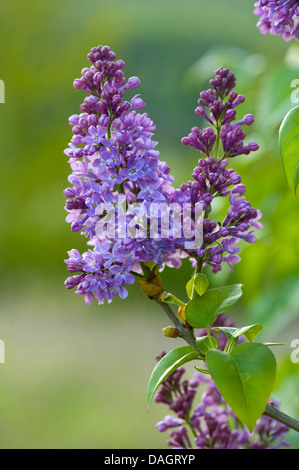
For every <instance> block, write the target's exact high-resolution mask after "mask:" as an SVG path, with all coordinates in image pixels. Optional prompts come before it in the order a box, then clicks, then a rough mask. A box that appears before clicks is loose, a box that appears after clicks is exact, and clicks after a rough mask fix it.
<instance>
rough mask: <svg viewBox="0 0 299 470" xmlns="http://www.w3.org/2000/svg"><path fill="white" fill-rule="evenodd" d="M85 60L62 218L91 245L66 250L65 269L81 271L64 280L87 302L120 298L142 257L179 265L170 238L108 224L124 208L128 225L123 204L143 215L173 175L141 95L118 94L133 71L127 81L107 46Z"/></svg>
mask: <svg viewBox="0 0 299 470" xmlns="http://www.w3.org/2000/svg"><path fill="white" fill-rule="evenodd" d="M88 60H89V61H90V62H91V66H90V67H89V68H87V67H86V68H84V69H83V70H82V73H81V75H82V76H81V78H77V79H76V80H75V81H74V87H75V88H76V89H82V90H84V91H85V92H87V93H88V94H89V96H87V97H86V98H85V99H84V102H83V103H82V104H81V106H80V108H81V114H76V115H73V116H71V117H70V119H69V122H70V125H71V126H72V131H73V137H72V140H71V142H70V144H69V148H68V149H66V150H65V153H66V155H67V156H68V157H69V163H70V166H71V169H72V174H71V175H70V177H69V182H70V184H71V187H69V188H67V189H66V190H65V196H66V197H67V201H66V210H67V211H68V212H69V215H68V216H67V219H66V220H67V222H69V223H71V228H72V230H73V231H80V232H81V233H82V234H83V235H85V236H86V237H87V238H88V239H89V241H88V245H90V247H91V248H90V249H89V250H88V251H87V252H85V253H83V254H82V255H81V254H80V253H79V252H78V251H77V250H71V251H69V252H68V254H69V259H68V260H66V263H67V266H68V270H69V272H70V273H72V274H73V273H79V274H75V275H74V276H72V277H71V278H68V279H67V280H66V283H65V284H66V287H67V288H70V289H71V288H74V287H75V288H76V293H77V294H82V295H84V296H85V300H86V302H87V303H88V304H89V303H90V302H91V300H92V299H95V300H97V301H98V302H99V303H103V302H104V301H105V299H107V300H108V301H109V302H110V301H111V299H112V297H113V296H115V295H119V296H120V297H121V298H125V297H126V296H127V290H126V288H125V286H126V285H128V284H132V283H134V281H135V278H134V276H133V275H132V274H131V271H136V272H140V266H139V263H140V262H145V261H153V262H154V263H156V264H158V265H159V266H162V265H163V264H165V263H167V262H168V261H169V263H170V264H171V265H175V266H179V265H180V256H179V255H176V247H175V244H174V242H173V241H172V240H163V243H159V240H150V239H149V238H148V236H147V233H144V234H143V237H142V236H140V233H139V238H136V237H135V238H133V237H127V236H126V234H125V236H119V235H120V234H119V232H117V233H115V232H113V230H114V229H115V228H116V230H118V231H120V230H121V228H122V227H123V225H121V223H120V219H121V217H124V216H125V221H126V222H125V224H127V225H128V226H130V224H131V226H132V227H134V221H135V220H136V214H134V211H133V210H132V209H128V210H127V208H126V204H130V203H136V202H137V203H139V213H140V212H143V213H144V214H145V215H147V214H148V213H149V205H150V202H151V201H152V200H153V199H155V200H158V201H162V202H166V201H167V198H168V197H169V193H170V192H171V183H172V181H173V178H172V177H171V176H170V174H169V172H170V168H169V167H168V166H167V165H166V163H165V162H161V161H160V160H159V152H158V151H157V150H156V149H155V147H156V144H157V142H155V141H153V140H152V135H153V131H154V129H155V126H154V124H153V122H152V120H151V119H150V118H149V117H148V115H147V114H140V113H139V110H141V109H142V108H143V107H144V106H145V104H144V103H143V101H142V99H141V98H140V95H135V96H134V97H133V98H132V99H131V100H130V101H126V100H124V99H123V98H124V94H125V92H126V91H127V90H129V89H136V88H137V87H138V86H139V84H140V82H139V79H138V78H137V77H131V78H129V79H128V80H127V81H126V79H125V77H124V74H123V72H122V69H123V68H124V66H125V63H124V62H123V61H122V60H116V57H115V54H114V52H112V51H111V49H110V48H109V47H108V46H98V47H94V48H93V49H92V50H91V52H90V53H89V54H88ZM123 205H124V210H123V212H122V211H120V206H121V207H122V206H123ZM109 224H110V229H111V230H110V231H109V230H107V225H108V226H109ZM135 225H136V224H135ZM104 229H105V230H104Z"/></svg>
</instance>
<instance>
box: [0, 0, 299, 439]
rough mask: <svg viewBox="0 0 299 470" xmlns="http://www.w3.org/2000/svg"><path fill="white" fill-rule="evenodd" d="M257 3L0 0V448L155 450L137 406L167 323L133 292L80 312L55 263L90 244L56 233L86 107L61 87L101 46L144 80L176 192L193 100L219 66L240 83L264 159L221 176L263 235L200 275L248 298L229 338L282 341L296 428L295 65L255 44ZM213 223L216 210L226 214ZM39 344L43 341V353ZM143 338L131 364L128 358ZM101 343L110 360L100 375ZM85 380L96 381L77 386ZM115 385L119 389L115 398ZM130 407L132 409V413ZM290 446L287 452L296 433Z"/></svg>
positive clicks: (61, 225)
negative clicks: (1, 97) (289, 133)
mask: <svg viewBox="0 0 299 470" xmlns="http://www.w3.org/2000/svg"><path fill="white" fill-rule="evenodd" d="M252 3H253V2H248V0H226V1H225V2H223V0H213V2H210V1H207V0H186V1H185V2H180V1H178V0H151V1H147V0H126V1H125V2H124V1H123V0H114V1H111V2H106V1H101V0H88V2H80V1H79V0H72V1H70V0H66V1H64V2H59V1H58V0H53V1H52V2H38V1H37V0H28V1H27V2H23V1H21V0H13V1H12V2H2V3H1V6H0V35H1V49H0V79H2V80H4V82H5V101H6V102H5V104H0V139H1V186H0V192H1V197H0V209H1V216H2V217H1V230H0V252H1V263H0V276H1V278H0V294H1V296H2V301H1V315H0V338H3V339H5V341H6V349H7V351H6V352H7V364H6V365H5V366H1V365H0V377H1V376H2V377H1V384H2V386H1V391H0V436H1V444H0V446H1V447H4V448H6V447H16V446H18V445H19V446H23V447H43V446H46V447H47V446H52V447H61V446H64V445H66V446H70V447H72V446H73V447H75V446H77V447H80V446H85V447H88V446H93V447H106V448H109V447H110V448H117V447H122V446H123V447H127V448H130V447H131V448H134V447H145V448H150V447H155V446H159V445H160V446H164V445H165V443H164V440H163V438H164V436H160V435H158V436H157V433H156V431H155V429H154V426H153V422H154V420H153V419H152V418H148V416H146V414H145V415H144V417H143V418H140V413H142V410H141V411H140V408H142V406H143V405H142V403H143V401H142V400H143V397H144V409H145V388H146V381H147V378H148V375H149V373H150V371H151V369H152V367H153V364H154V356H155V355H156V354H158V353H159V352H160V350H159V348H160V345H161V349H163V348H168V349H170V348H171V347H172V344H170V346H168V344H169V342H171V341H172V340H166V339H165V338H163V335H162V334H161V333H160V331H161V327H162V326H165V325H166V323H167V321H165V323H164V318H163V317H162V319H161V314H160V312H158V311H157V308H156V307H155V306H153V305H151V304H150V303H149V301H148V299H146V298H145V297H144V298H143V296H142V295H141V294H140V293H139V291H138V287H137V286H132V287H131V288H130V291H129V298H128V299H127V300H126V301H123V302H115V303H113V304H112V305H111V306H107V307H97V306H96V305H93V306H91V307H85V305H84V304H83V302H82V299H81V298H76V296H74V294H73V293H72V292H66V291H64V286H63V281H64V278H65V277H66V268H65V265H64V263H63V259H64V258H65V257H66V251H67V250H69V249H71V248H75V247H76V248H78V249H81V250H83V249H85V239H84V238H83V237H81V236H80V235H79V234H74V233H71V231H70V227H69V226H68V225H67V224H65V222H64V218H65V215H66V213H65V211H64V209H63V207H64V199H65V198H64V195H63V189H64V188H65V187H66V186H67V176H68V171H69V170H68V165H67V158H66V157H65V155H64V154H63V150H64V148H65V147H66V146H67V144H68V141H69V139H70V137H71V132H70V128H69V125H68V116H69V115H71V114H74V113H76V112H78V110H79V105H80V103H81V102H82V100H83V97H84V94H83V92H82V93H81V92H78V91H76V90H74V89H73V87H72V82H73V79H74V78H76V77H77V76H79V75H80V71H81V69H82V68H83V67H84V66H85V65H86V55H87V52H88V51H89V50H90V48H91V47H92V46H94V45H98V44H108V45H110V46H111V48H112V49H113V50H114V51H115V52H116V54H117V56H118V57H119V58H123V59H124V60H125V61H126V64H127V65H126V69H125V75H126V76H127V77H129V76H131V75H138V76H139V77H140V79H141V87H140V92H141V93H142V96H143V98H144V100H145V101H146V102H147V108H146V111H147V112H148V113H149V114H150V116H151V117H152V119H154V121H155V123H156V125H157V131H156V135H155V138H156V140H158V141H159V149H160V151H161V156H162V159H164V160H167V162H168V163H169V164H170V166H171V167H172V173H173V174H174V176H175V178H176V181H177V185H178V186H179V185H180V184H181V183H182V182H184V181H186V180H187V179H189V178H190V175H191V171H192V169H193V167H194V166H195V165H196V161H197V158H198V154H197V153H196V152H195V151H194V150H192V149H189V148H185V147H183V146H182V145H181V143H180V139H181V137H183V136H184V135H187V134H188V132H189V130H190V128H191V127H192V126H193V125H198V126H199V125H200V124H201V123H200V120H199V118H198V117H197V116H196V115H195V114H194V108H195V107H196V103H197V99H198V95H199V92H200V91H201V90H202V89H205V88H207V87H208V80H209V78H210V77H211V76H212V75H213V72H214V70H215V69H216V68H218V67H219V66H229V67H230V68H231V69H232V70H233V71H234V72H235V73H236V76H237V91H238V92H239V93H244V94H246V102H245V103H244V105H242V106H240V108H241V109H240V112H242V114H243V113H244V114H246V113H253V114H255V117H256V121H255V125H254V126H252V127H253V130H252V131H251V134H250V136H249V137H248V138H249V139H250V140H254V141H256V142H258V143H259V145H260V150H259V151H258V152H256V153H255V154H254V155H253V156H250V157H246V156H244V157H240V158H236V159H234V160H231V164H232V165H233V166H234V168H235V169H236V170H237V171H238V172H239V173H240V174H241V175H242V178H243V182H244V183H245V184H246V185H247V195H248V199H249V200H250V201H251V202H252V205H253V206H254V207H257V208H260V209H261V211H262V212H263V220H262V222H263V225H264V230H263V231H262V232H261V234H260V235H259V241H258V243H256V244H254V245H252V246H248V247H246V249H244V250H243V251H242V262H241V263H240V264H239V265H237V266H236V268H235V270H234V273H233V274H232V273H230V271H229V270H225V271H223V272H222V273H219V274H217V275H216V276H211V275H209V274H208V277H209V281H210V286H211V287H216V286H217V285H221V284H222V283H231V284H233V283H240V282H241V283H242V284H244V297H243V300H242V301H240V302H239V303H238V306H237V307H235V308H234V319H235V320H236V321H237V323H238V325H240V326H241V325H244V324H246V323H247V324H248V323H254V322H256V323H263V324H265V326H266V329H265V330H264V331H263V333H262V334H261V338H262V339H261V340H265V341H275V340H279V341H282V342H286V346H285V347H280V348H277V349H276V350H275V351H274V352H275V353H276V354H278V355H279V354H280V355H281V360H280V362H281V364H280V365H281V367H280V372H279V380H278V385H277V397H278V398H279V399H280V401H281V402H282V409H284V410H285V411H287V412H291V413H293V414H294V415H296V416H297V418H298V417H299V409H298V406H297V405H296V403H295V402H296V400H295V397H296V391H297V390H298V385H299V383H298V367H299V365H298V364H292V363H291V361H290V352H291V349H290V347H289V344H290V339H292V338H295V337H296V336H297V337H299V328H298V310H299V296H298V292H299V291H298V288H299V277H298V259H299V238H298V232H299V217H298V209H299V202H298V199H295V198H294V197H293V196H292V194H291V192H290V190H289V188H288V186H287V184H286V181H285V179H284V175H283V172H282V168H281V164H280V158H279V153H278V145H277V132H278V128H279V125H280V123H281V121H282V119H283V117H284V115H285V114H286V112H287V111H288V110H289V109H291V108H292V107H293V106H294V103H292V102H291V93H292V92H293V91H294V88H291V83H292V81H293V80H296V79H298V78H299V60H298V57H299V52H298V48H297V46H296V45H294V44H293V43H292V44H291V45H290V44H287V43H284V41H283V40H282V39H281V38H278V37H271V36H270V35H268V36H267V37H263V36H261V35H260V33H259V31H258V30H257V29H256V26H255V25H256V17H254V16H253V14H252V9H253V5H252ZM218 210H219V213H221V210H222V208H221V207H219V208H218ZM181 275H182V277H184V280H183V282H181V276H180V277H178V275H177V272H176V271H175V270H169V269H166V270H165V271H164V273H163V274H162V276H163V277H164V279H165V288H166V289H167V290H171V291H173V292H174V293H175V294H177V295H178V296H181V297H182V298H186V292H185V287H184V286H185V284H186V281H187V278H188V277H190V275H191V268H190V265H189V263H184V265H183V269H182V274H181ZM37 281H38V282H37ZM62 299H65V301H62ZM75 309H77V310H76V313H75ZM78 312H79V314H80V315H79V316H80V318H81V320H80V321H79V320H78ZM114 317H115V323H114V322H113V321H112V320H111V318H114ZM124 318H127V322H126V321H124ZM74 319H75V321H74ZM111 322H112V323H111ZM91 324H92V325H91ZM97 329H98V331H99V345H97V341H96V338H93V340H92V341H91V342H90V334H91V331H96V330H97ZM45 331H50V332H51V335H52V338H51V340H50V339H49V338H48V336H47V335H46V333H45ZM78 331H80V334H79V333H78ZM105 331H107V333H105ZM100 332H101V334H100ZM103 332H104V333H105V334H104V333H103ZM112 332H114V333H115V335H116V337H121V338H122V341H121V342H119V340H118V339H115V338H113V337H112ZM148 332H150V334H148ZM155 332H156V333H155ZM155 334H156V336H155ZM109 335H111V339H109ZM132 335H133V336H132ZM159 335H160V336H159ZM144 337H145V338H147V344H146V349H144V348H143V350H142V355H143V356H144V362H142V361H140V360H139V359H138V358H140V350H138V348H142V346H143V343H142V338H144ZM57 338H58V340H57ZM63 338H67V340H66V341H65V342H64V341H63ZM74 338H76V340H74ZM105 338H106V341H105ZM107 338H108V339H107ZM43 340H44V341H43ZM108 340H109V341H108ZM55 341H56V342H55ZM57 341H58V343H59V342H60V344H61V348H59V347H58V346H57V348H58V350H59V352H56V353H55V354H56V355H54V356H53V350H55V348H56V346H55V344H57ZM77 341H78V342H79V344H78V347H79V348H80V347H82V348H83V351H85V349H84V348H90V349H88V352H87V353H86V354H84V353H83V354H82V355H80V359H78V357H77V354H75V353H74V349H75V348H76V345H77ZM101 341H102V342H103V343H101ZM29 343H30V345H29ZM86 345H88V346H86ZM108 346H109V347H110V348H111V351H112V352H113V354H112V352H111V355H110V357H111V358H112V359H111V364H112V365H111V366H109V359H108V358H107V355H106V353H105V348H107V347H108ZM47 348H48V349H47ZM117 348H120V349H121V351H120V352H119V359H118V352H117ZM136 351H138V354H137V355H136ZM26 355H28V361H26ZM125 355H126V357H127V360H126V363H129V364H130V368H129V369H128V372H127V374H126V370H127V369H126V367H127V366H126V365H125V364H123V363H122V359H121V358H123V357H124V356H125ZM136 356H138V357H136ZM91 357H94V362H93V363H92V365H91V366H90V358H91ZM39 358H43V360H40V359H39ZM137 359H138V360H137ZM78 360H79V362H80V364H79V366H77V361H78ZM118 361H119V367H118ZM134 361H135V362H134ZM143 364H144V370H142V374H141V375H140V380H138V382H137V381H135V382H134V377H136V374H133V372H132V371H133V369H134V367H135V368H139V369H142V365H143ZM88 365H89V366H88ZM90 367H91V369H92V370H93V372H91V373H90V375H89V374H87V373H86V374H85V375H84V374H83V371H84V370H85V368H86V370H88V371H90ZM120 370H121V372H118V371H120ZM34 371H36V373H35V372H34ZM82 374H83V376H82ZM82 382H84V383H85V385H84V386H83V385H82ZM129 382H130V384H131V385H130V388H129V389H128V388H126V387H127V384H128V383H129ZM118 388H121V389H122V391H123V390H124V389H126V390H129V391H128V393H127V395H126V396H125V397H124V396H123V395H120V394H119V393H118ZM112 391H113V393H112ZM97 392H98V395H97ZM132 394H136V397H138V399H137V400H132ZM123 400H124V402H125V403H123ZM104 402H105V406H103V403H104ZM134 403H136V406H135V408H134ZM153 409H154V407H153ZM105 410H106V411H107V410H109V414H108V413H107V412H106V411H105ZM157 413H159V410H158V412H157ZM119 420H120V421H119ZM119 422H120V423H121V424H120V425H119ZM129 422H130V423H131V424H128V423H129ZM132 423H134V424H135V427H134V426H133V425H132ZM116 428H117V431H115V429H116ZM4 436H5V438H4ZM292 439H293V446H294V447H296V446H297V447H298V446H299V444H298V439H297V441H296V436H295V435H293V437H292ZM159 443H160V444H159Z"/></svg>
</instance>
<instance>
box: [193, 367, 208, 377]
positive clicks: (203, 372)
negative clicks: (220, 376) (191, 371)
mask: <svg viewBox="0 0 299 470" xmlns="http://www.w3.org/2000/svg"><path fill="white" fill-rule="evenodd" d="M194 368H195V369H196V370H198V372H201V373H202V374H208V375H211V374H210V372H209V370H208V369H201V368H200V367H196V366H194Z"/></svg>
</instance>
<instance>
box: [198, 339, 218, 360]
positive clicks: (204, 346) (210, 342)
mask: <svg viewBox="0 0 299 470" xmlns="http://www.w3.org/2000/svg"><path fill="white" fill-rule="evenodd" d="M195 342H196V346H197V349H198V350H199V351H200V352H201V354H203V355H204V356H205V355H206V354H207V352H208V350H209V349H211V348H213V349H217V346H218V344H217V341H216V339H215V338H214V337H213V336H210V338H209V337H208V336H202V337H201V338H197V339H196V341H195Z"/></svg>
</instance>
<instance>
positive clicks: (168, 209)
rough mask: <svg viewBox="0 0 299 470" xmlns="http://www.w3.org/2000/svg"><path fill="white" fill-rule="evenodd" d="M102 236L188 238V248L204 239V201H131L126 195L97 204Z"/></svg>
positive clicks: (97, 229) (96, 209)
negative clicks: (179, 202)
mask: <svg viewBox="0 0 299 470" xmlns="http://www.w3.org/2000/svg"><path fill="white" fill-rule="evenodd" d="M94 209H95V211H94V212H95V214H94V215H95V216H98V217H99V220H98V222H97V224H96V235H97V237H98V238H103V237H104V238H110V237H112V238H127V237H129V238H150V239H169V238H172V239H184V247H185V248H186V249H196V248H199V247H200V246H201V245H202V242H203V217H204V210H203V206H202V204H201V203H196V204H194V205H191V204H190V203H183V204H178V203H171V204H166V203H164V202H161V203H156V202H152V203H150V204H148V203H141V204H139V203H131V204H129V205H128V204H127V201H126V199H125V197H124V196H123V195H118V198H117V199H115V200H113V201H109V202H107V203H103V204H97V205H96V204H95V205H94Z"/></svg>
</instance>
